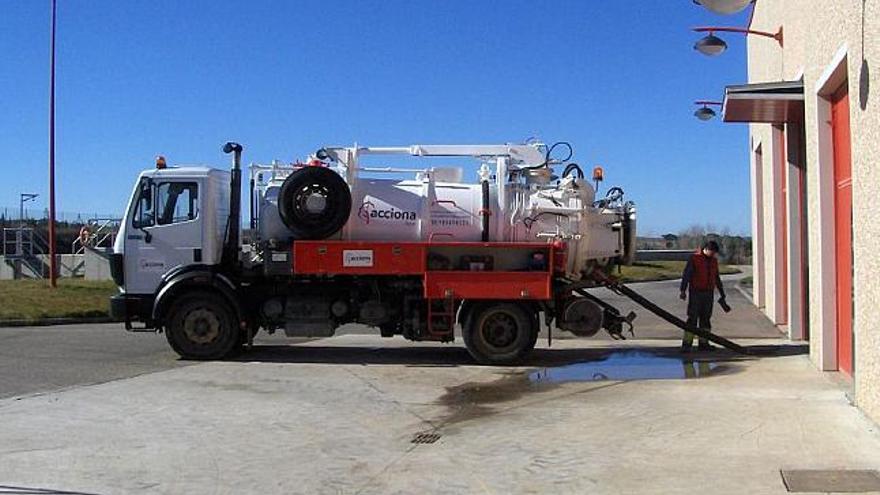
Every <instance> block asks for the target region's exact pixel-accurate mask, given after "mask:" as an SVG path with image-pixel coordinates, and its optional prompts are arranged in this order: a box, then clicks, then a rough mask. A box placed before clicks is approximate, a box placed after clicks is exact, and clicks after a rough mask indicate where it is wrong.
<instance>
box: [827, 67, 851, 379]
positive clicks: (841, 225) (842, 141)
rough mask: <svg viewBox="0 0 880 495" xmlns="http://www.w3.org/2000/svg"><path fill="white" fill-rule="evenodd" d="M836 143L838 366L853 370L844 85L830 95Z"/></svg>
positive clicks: (846, 128) (848, 152) (849, 213)
mask: <svg viewBox="0 0 880 495" xmlns="http://www.w3.org/2000/svg"><path fill="white" fill-rule="evenodd" d="M831 128H832V130H831V132H832V140H833V143H834V236H835V250H836V253H835V255H836V256H835V257H836V265H837V266H836V272H837V275H836V282H837V284H836V285H837V367H838V369H840V370H841V371H843V372H845V373H847V374H850V375H851V374H852V372H853V328H852V321H853V254H852V224H853V222H852V164H851V161H850V158H851V157H850V129H849V94H848V92H847V85H846V83H844V85H843V86H842V87H841V88H840V89H839V90H838V91H837V92H836V93H835V94H834V96H832V98H831Z"/></svg>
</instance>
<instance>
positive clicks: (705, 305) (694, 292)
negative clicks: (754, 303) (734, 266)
mask: <svg viewBox="0 0 880 495" xmlns="http://www.w3.org/2000/svg"><path fill="white" fill-rule="evenodd" d="M717 256H718V243H717V242H715V241H709V242H706V243H705V244H703V247H702V249H700V251H698V252H696V253H694V254H693V255H691V257H690V259H689V260H688V262H687V265H685V267H684V273H682V274H681V296H680V297H681V299H682V300H684V299H688V307H687V316H688V318H687V323H688V325H690V326H695V327H697V328H699V329H701V330H706V331H710V330H711V329H712V322H711V319H712V306H713V304H714V299H715V289H716V288H717V289H718V293H719V294H720V296H721V300H720V301H719V302H720V303H721V304H722V306H724V301H725V298H726V296H725V295H724V286H723V285H722V284H721V275H720V274H719V272H718V257H717ZM693 342H694V334H692V333H690V332H685V334H684V338H683V339H682V341H681V350H682V352H688V351H690V350H691V346H692V345H693ZM699 348H700V350H709V349H712V346H711V345H710V344H709V341H708V340H706V339H704V338H703V337H700V347H699Z"/></svg>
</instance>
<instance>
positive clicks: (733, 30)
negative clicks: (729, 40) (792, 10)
mask: <svg viewBox="0 0 880 495" xmlns="http://www.w3.org/2000/svg"><path fill="white" fill-rule="evenodd" d="M693 30H694V31H695V32H697V33H709V34H712V33H714V32H716V31H718V32H720V33H741V34H746V35H748V34H754V35H755V36H764V37H766V38H773V39H775V40H776V41H777V42H779V45H780V46H782V27H781V26H780V27H779V31H777V32H775V33H768V32H767V31H755V30H753V29H748V28H738V27H727V26H700V27H695V28H694V29H693Z"/></svg>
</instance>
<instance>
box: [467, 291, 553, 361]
mask: <svg viewBox="0 0 880 495" xmlns="http://www.w3.org/2000/svg"><path fill="white" fill-rule="evenodd" d="M462 334H463V337H464V343H465V346H467V350H468V352H469V353H470V354H471V356H473V358H474V359H475V360H477V362H479V363H482V364H497V365H509V364H517V363H520V362H522V360H523V359H525V358H526V357H527V356H528V355H529V353H530V352H532V349H534V348H535V342H536V341H537V336H538V325H537V323H536V319H535V317H534V316H533V315H532V314H531V313H530V312H529V311H527V310H526V308H524V307H523V306H522V305H521V304H516V303H509V302H495V303H482V304H479V305H478V306H477V307H475V308H473V309H472V310H471V311H470V312H469V314H468V316H467V321H466V322H465V324H464V328H463V329H462Z"/></svg>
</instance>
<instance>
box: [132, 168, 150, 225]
mask: <svg viewBox="0 0 880 495" xmlns="http://www.w3.org/2000/svg"><path fill="white" fill-rule="evenodd" d="M154 217H155V214H154V211H153V186H152V184H150V181H149V180H147V179H144V180H142V181H141V183H140V187H138V197H137V202H136V203H135V207H134V217H133V218H132V222H131V224H132V226H133V227H134V228H136V229H142V228H144V227H150V226H152V225H153V219H154Z"/></svg>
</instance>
